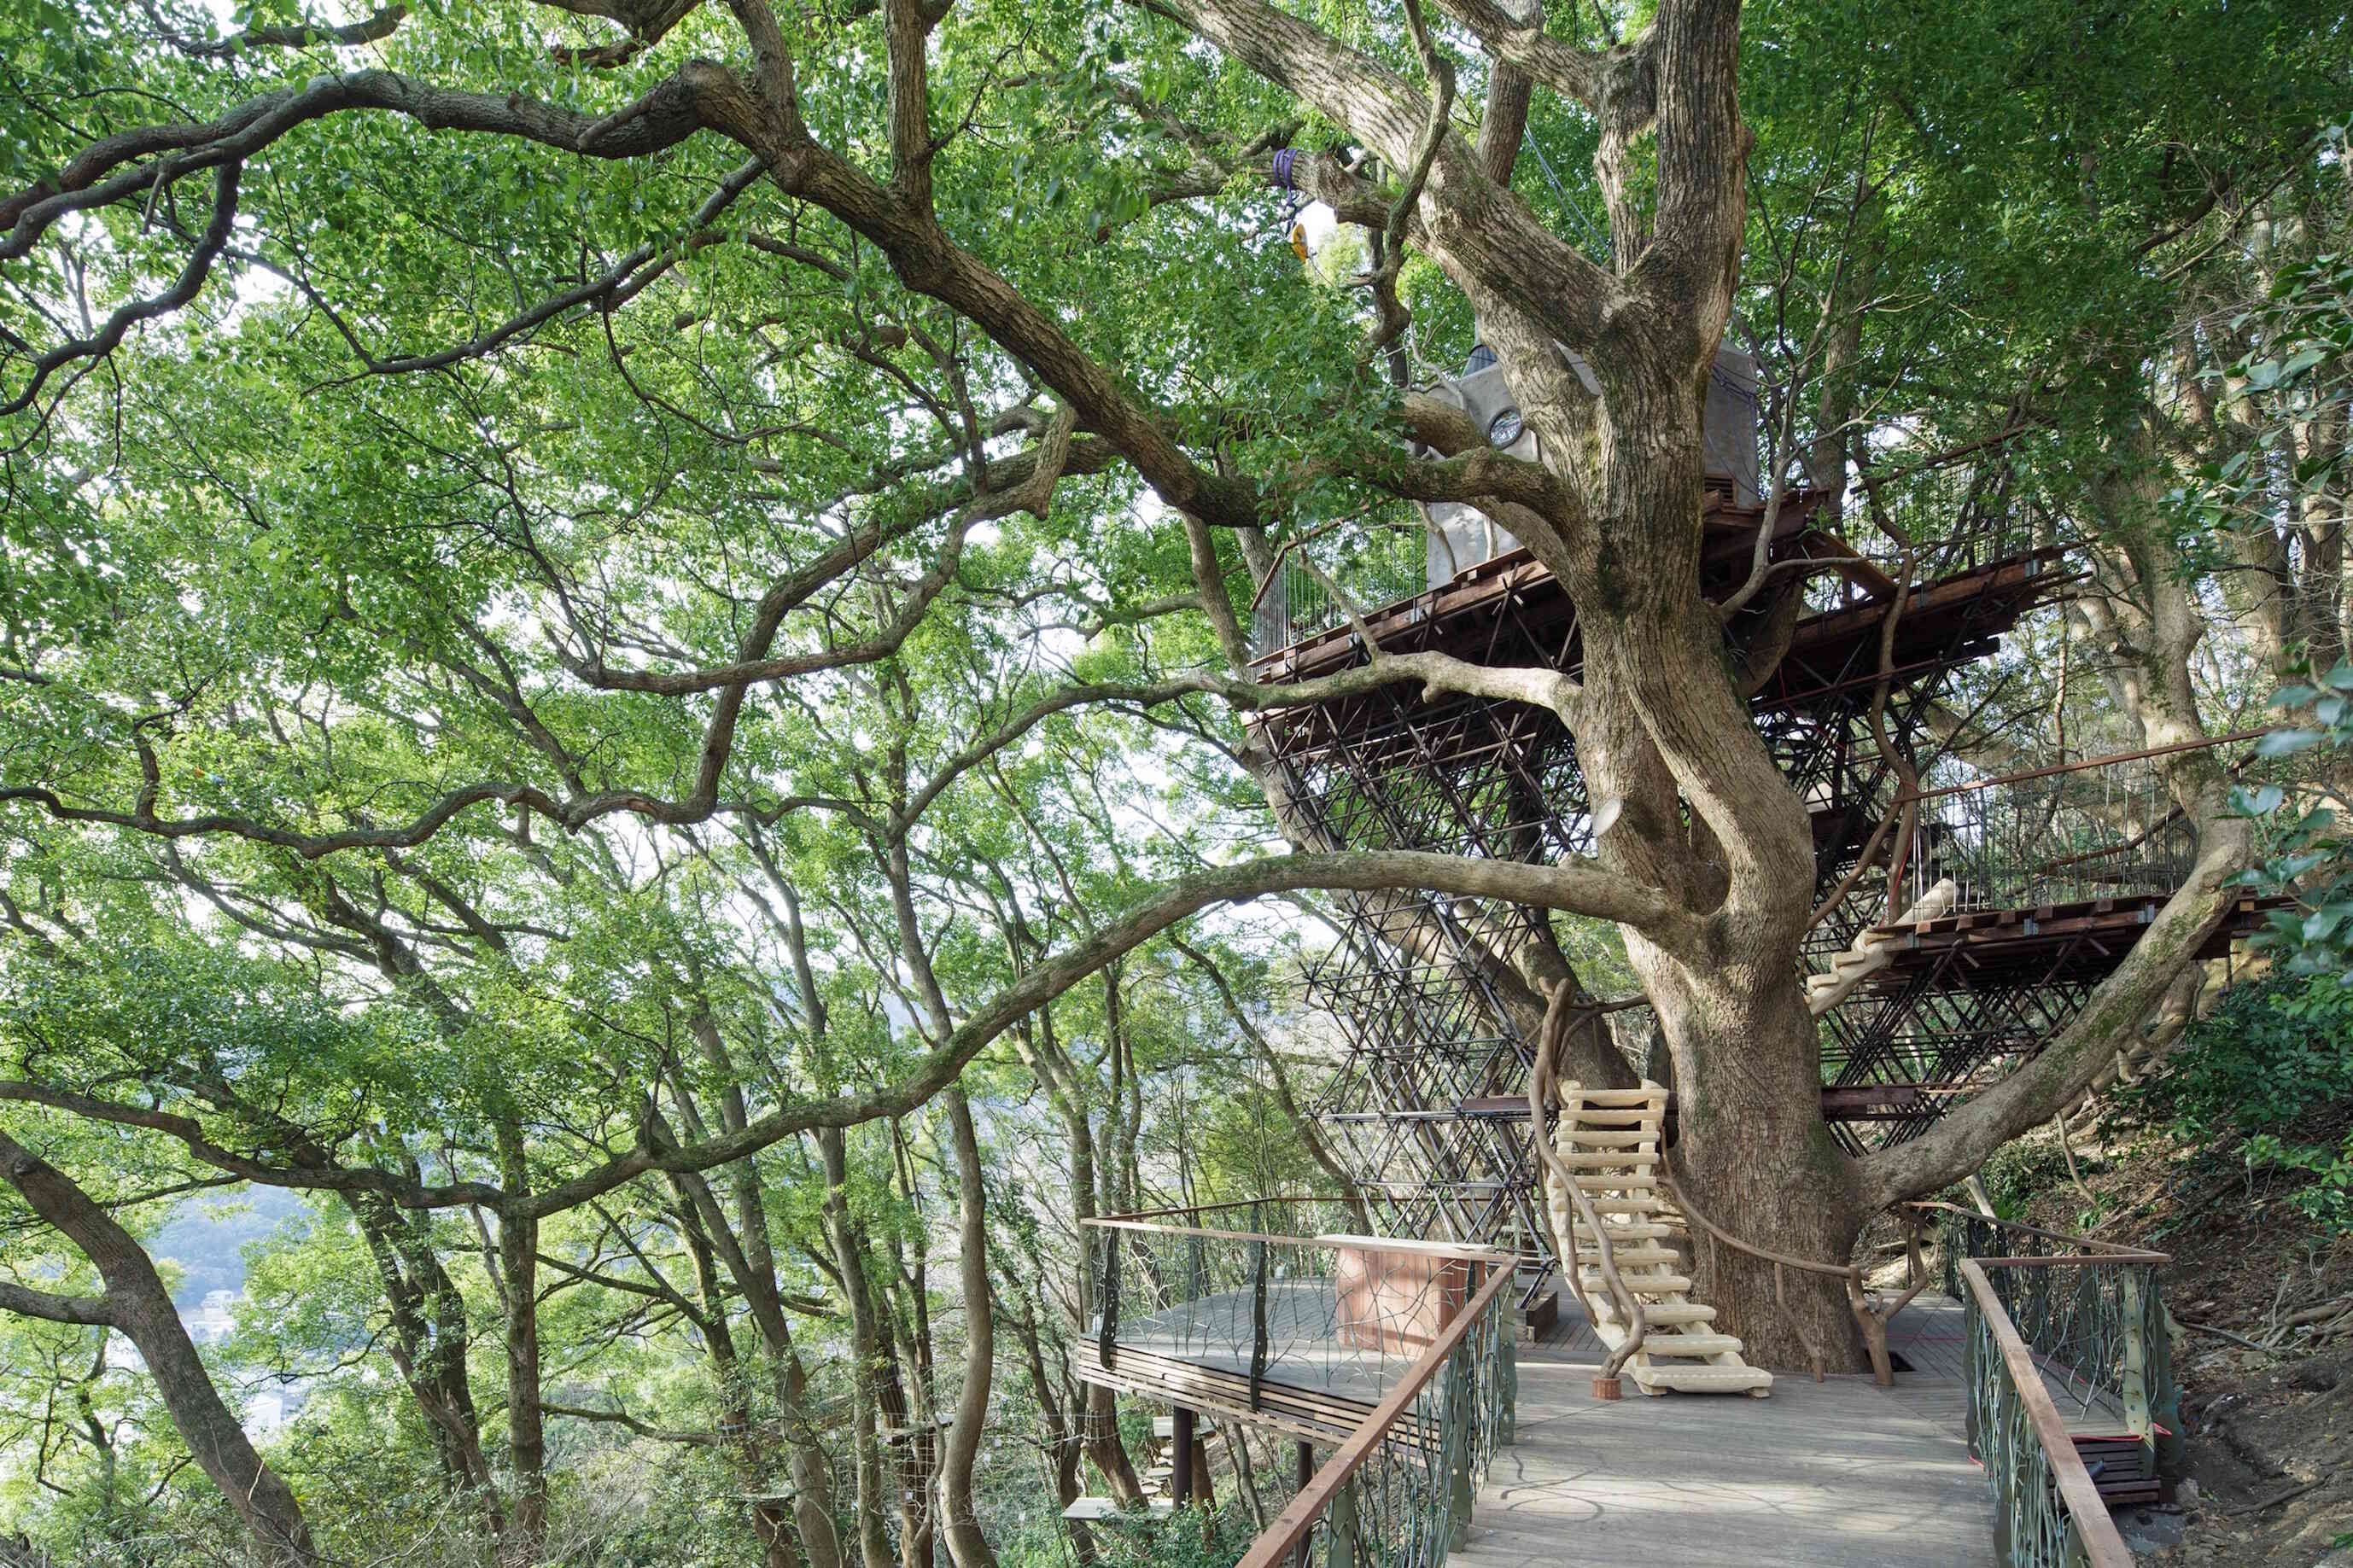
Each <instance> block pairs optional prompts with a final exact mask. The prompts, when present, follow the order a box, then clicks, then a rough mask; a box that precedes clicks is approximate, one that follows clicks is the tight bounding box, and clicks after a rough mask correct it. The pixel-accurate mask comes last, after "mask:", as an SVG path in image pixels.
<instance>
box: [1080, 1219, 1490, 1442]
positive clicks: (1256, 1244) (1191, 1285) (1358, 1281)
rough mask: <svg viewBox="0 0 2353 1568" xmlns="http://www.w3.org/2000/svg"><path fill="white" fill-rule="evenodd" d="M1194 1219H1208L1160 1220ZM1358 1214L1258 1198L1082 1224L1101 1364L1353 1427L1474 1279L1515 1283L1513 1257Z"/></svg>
mask: <svg viewBox="0 0 2353 1568" xmlns="http://www.w3.org/2000/svg"><path fill="white" fill-rule="evenodd" d="M1187 1218H1199V1219H1202V1220H1206V1221H1208V1222H1209V1223H1208V1224H1203V1225H1181V1224H1171V1223H1168V1222H1169V1221H1171V1220H1180V1219H1187ZM1355 1220H1356V1216H1355V1215H1354V1214H1353V1213H1352V1211H1351V1210H1350V1208H1349V1207H1348V1205H1345V1203H1342V1202H1340V1201H1338V1200H1331V1199H1321V1198H1261V1199H1252V1200H1249V1201H1247V1202H1245V1203H1240V1204H1228V1205H1209V1206H1208V1207H1206V1208H1200V1209H1189V1210H1167V1211H1162V1212H1161V1213H1159V1214H1156V1215H1113V1216H1109V1217H1106V1218H1103V1219H1094V1220H1089V1221H1087V1222H1086V1230H1087V1234H1088V1235H1089V1237H1091V1243H1090V1247H1089V1251H1090V1255H1091V1256H1090V1268H1091V1270H1092V1277H1093V1279H1095V1280H1096V1282H1097V1285H1098V1289H1097V1291H1096V1295H1095V1302H1096V1306H1097V1309H1098V1315H1097V1319H1096V1321H1095V1323H1094V1325H1093V1334H1094V1339H1095V1353H1096V1359H1097V1361H1098V1363H1100V1364H1101V1365H1102V1366H1103V1368H1104V1369H1105V1370H1106V1371H1107V1372H1111V1373H1119V1372H1120V1371H1121V1370H1122V1362H1123V1359H1124V1358H1134V1357H1145V1358H1150V1364H1152V1365H1154V1366H1155V1367H1165V1366H1166V1365H1167V1364H1168V1363H1176V1364H1179V1365H1182V1366H1184V1367H1186V1368H1188V1369H1192V1371H1193V1372H1194V1373H1196V1374H1197V1376H1196V1383H1197V1385H1198V1387H1199V1388H1201V1389H1202V1391H1203V1392H1204V1393H1205V1394H1214V1395H1216V1396H1218V1397H1219V1398H1220V1399H1221V1401H1222V1402H1223V1403H1225V1404H1227V1405H1230V1406H1232V1407H1234V1408H1236V1409H1240V1410H1247V1411H1248V1412H1250V1413H1252V1414H1258V1413H1265V1414H1267V1415H1270V1416H1273V1417H1278V1418H1281V1419H1282V1420H1285V1421H1288V1422H1290V1423H1291V1424H1292V1425H1293V1426H1301V1427H1316V1426H1321V1427H1324V1428H1325V1429H1331V1428H1333V1426H1335V1422H1336V1423H1339V1424H1341V1425H1345V1424H1346V1423H1347V1422H1348V1421H1350V1420H1353V1418H1354V1416H1355V1415H1356V1414H1359V1413H1361V1412H1362V1411H1363V1410H1365V1409H1368V1408H1370V1407H1372V1406H1374V1405H1378V1404H1379V1403H1380V1402H1381V1401H1382V1400H1383V1399H1384V1398H1386V1397H1387V1396H1388V1393H1389V1391H1390V1390H1391V1389H1392V1388H1394V1387H1395V1386H1396V1385H1397V1384H1398V1383H1399V1382H1400V1381H1402V1380H1403V1379H1404V1378H1405V1376H1406V1375H1407V1373H1408V1372H1409V1370H1410V1369H1411V1367H1412V1366H1413V1364H1414V1363H1416V1361H1418V1360H1419V1357H1420V1356H1421V1354H1422V1352H1424V1351H1425V1350H1427V1349H1428V1347H1429V1346H1430V1344H1431V1343H1432V1342H1434V1340H1435V1339H1436V1338H1437V1336H1438V1335H1439V1334H1440V1331H1442V1330H1443V1329H1444V1328H1445V1327H1446V1325H1447V1324H1448V1323H1449V1322H1451V1321H1452V1319H1453V1318H1454V1317H1455V1316H1457V1315H1459V1314H1460V1312H1461V1310H1462V1306H1463V1303H1464V1302H1465V1301H1466V1300H1468V1299H1469V1297H1470V1295H1471V1293H1472V1289H1474V1286H1473V1283H1472V1277H1473V1276H1474V1274H1475V1275H1478V1276H1480V1277H1481V1278H1483V1277H1484V1276H1485V1275H1486V1274H1487V1273H1489V1272H1495V1273H1501V1274H1503V1275H1504V1276H1506V1277H1508V1276H1509V1275H1510V1274H1511V1273H1512V1272H1513V1269H1514V1262H1515V1260H1514V1259H1513V1258H1511V1257H1510V1256H1509V1255H1508V1254H1504V1253H1500V1252H1494V1251H1491V1250H1489V1249H1487V1248H1483V1247H1456V1246H1451V1245H1447V1244H1442V1243H1433V1242H1421V1241H1400V1240H1393V1239H1389V1238H1385V1237H1368V1236H1365V1235H1363V1234H1361V1233H1359V1232H1357V1231H1356V1230H1355V1228H1354V1226H1355ZM1219 1222H1222V1223H1219ZM1238 1226H1249V1228H1247V1229H1241V1228H1235V1227H1238ZM1327 1226H1328V1227H1329V1228H1325V1227H1327Z"/></svg>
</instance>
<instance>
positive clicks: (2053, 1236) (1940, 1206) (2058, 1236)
mask: <svg viewBox="0 0 2353 1568" xmlns="http://www.w3.org/2000/svg"><path fill="white" fill-rule="evenodd" d="M1900 1206H1901V1207H1903V1208H1906V1209H1913V1210H1916V1211H1918V1212H1919V1213H1920V1214H1922V1215H1933V1214H1939V1213H1942V1214H1957V1215H1960V1216H1961V1217H1962V1218H1963V1219H1966V1220H1968V1221H1971V1222H1972V1223H1974V1224H1977V1225H1989V1226H1996V1227H1998V1228H2000V1229H2002V1230H2014V1231H2017V1232H2019V1233H2020V1234H2021V1235H2024V1236H2031V1237H2038V1238H2040V1239H2042V1240H2044V1241H2055V1242H2058V1243H2060V1244H2062V1245H2063V1246H2066V1247H2074V1248H2076V1249H2078V1250H2079V1251H2084V1252H2094V1253H2098V1254H2100V1255H2101V1256H2102V1258H2105V1260H2106V1261H2109V1262H2113V1263H2170V1262H2172V1261H2173V1254H2171V1253H2169V1252H2152V1251H2150V1250H2149V1249H2148V1248H2147V1247H2127V1246H2126V1245H2125V1244H2124V1243H2123V1242H2121V1241H2102V1240H2101V1239H2100V1238H2099V1237H2094V1236H2070V1235H2068V1234H2067V1233H2066V1232H2065V1231H2063V1230H2045V1229H2043V1228H2042V1226H2039V1225H2028V1224H2027V1223H2026V1222H2025V1221H2023V1220H2015V1219H2001V1218H1999V1217H1997V1216H1996V1215H1989V1214H1980V1213H1978V1211H1977V1210H1975V1209H1965V1208H1963V1207H1961V1205H1958V1204H1948V1203H1946V1202H1944V1201H1943V1200H1942V1199H1940V1198H1923V1199H1918V1200H1915V1201H1914V1202H1911V1203H1907V1204H1904V1205H1900ZM2042 1261H2047V1262H2057V1261H2059V1259H2057V1258H2048V1259H2042Z"/></svg>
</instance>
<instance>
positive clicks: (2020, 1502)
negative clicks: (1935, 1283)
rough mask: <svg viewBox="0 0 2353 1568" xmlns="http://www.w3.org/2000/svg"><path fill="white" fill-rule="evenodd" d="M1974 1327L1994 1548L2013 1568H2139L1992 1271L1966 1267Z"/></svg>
mask: <svg viewBox="0 0 2353 1568" xmlns="http://www.w3.org/2000/svg"><path fill="white" fill-rule="evenodd" d="M1957 1271H1958V1273H1959V1275H1960V1278H1961V1281H1962V1284H1963V1285H1964V1286H1965V1287H1966V1291H1967V1293H1966V1294H1965V1295H1964V1296H1963V1297H1962V1298H1961V1300H1963V1302H1964V1303H1965V1304H1966V1306H1967V1309H1968V1322H1969V1340H1968V1344H1969V1363H1968V1364H1969V1376H1968V1393H1969V1452H1970V1454H1971V1455H1973V1456H1974V1457H1975V1458H1977V1459H1978V1462H1979V1463H1980V1464H1982V1465H1984V1466H1985V1470H1986V1479H1987V1481H1988V1483H1989V1485H1991V1487H1992V1488H1993V1496H1994V1544H1995V1546H1996V1548H1997V1549H1998V1550H1999V1551H2000V1553H2001V1560H2002V1561H2003V1563H2008V1564H2011V1565H2013V1568H2029V1565H2034V1568H2040V1565H2042V1564H2052V1565H2053V1568H2078V1565H2084V1568H2129V1564H2130V1563H2131V1562H2132V1552H2131V1551H2130V1550H2129V1549H2128V1548H2127V1547H2126V1545H2125V1543H2124V1540H2123V1538H2122V1537H2121V1536H2119V1535H2118V1534H2117V1533H2116V1524H2115V1522H2114V1521H2112V1520H2110V1519H2109V1517H2108V1510H2107V1505H2106V1503H2105V1501H2104V1500H2102V1498H2101V1496H2100V1491H2099V1488H2098V1487H2097V1486H2096V1485H2095V1484H2094V1481H2093V1479H2092V1474H2091V1472H2090V1470H2088V1469H2086V1468H2084V1460H2083V1458H2082V1456H2080V1455H2079V1454H2077V1453H2076V1452H2075V1445H2074V1442H2073V1438H2071V1437H2070V1436H2068V1432H2067V1427H2066V1425H2065V1423H2064V1422H2063V1421H2062V1420H2061V1419H2060V1416H2059V1411H2058V1408H2057V1406H2055V1405H2053V1404H2052V1400H2051V1394H2050V1392H2049V1390H2047V1389H2046V1388H2044V1386H2043V1384H2042V1373H2041V1372H2040V1370H2039V1369H2038V1368H2037V1366H2036V1364H2035V1360H2034V1355H2033V1352H2031V1351H2030V1350H2029V1349H2028V1348H2027V1344H2026V1342H2025V1340H2024V1339H2023V1338H2022V1337H2021V1335H2020V1334H2019V1331H2018V1330H2017V1328H2016V1327H2015V1326H2014V1325H2013V1324H2012V1323H2011V1322H2010V1317H2009V1315H2008V1314H2007V1313H2006V1312H2004V1311H2003V1310H2002V1305H2001V1300H2000V1296H1999V1295H1998V1294H1997V1293H1996V1292H1995V1289H1994V1288H1993V1285H1992V1284H1991V1282H1990V1280H1989V1278H1988V1274H1987V1270H1986V1268H1984V1267H1983V1266H1982V1265H1980V1264H1979V1263H1978V1261H1977V1259H1975V1258H1962V1259H1960V1260H1959V1262H1958V1264H1957Z"/></svg>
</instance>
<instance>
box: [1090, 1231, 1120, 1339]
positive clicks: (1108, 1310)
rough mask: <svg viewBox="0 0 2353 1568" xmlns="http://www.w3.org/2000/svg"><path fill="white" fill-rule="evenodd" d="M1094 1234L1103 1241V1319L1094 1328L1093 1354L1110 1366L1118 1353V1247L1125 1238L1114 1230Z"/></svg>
mask: <svg viewBox="0 0 2353 1568" xmlns="http://www.w3.org/2000/svg"><path fill="white" fill-rule="evenodd" d="M1095 1234H1096V1235H1097V1236H1100V1237H1103V1321H1102V1322H1101V1323H1100V1324H1099V1325H1098V1326H1097V1328H1096V1330H1095V1355H1096V1357H1097V1358H1098V1359H1099V1360H1101V1361H1102V1363H1103V1365H1105V1366H1110V1365H1111V1364H1112V1363H1113V1360H1114V1358H1116V1357H1117V1355H1118V1353H1119V1352H1118V1343H1119V1249H1120V1246H1121V1243H1122V1242H1123V1241H1124V1239H1125V1238H1124V1237H1122V1236H1121V1235H1120V1233H1119V1232H1118V1231H1116V1230H1103V1229H1098V1230H1096V1231H1095Z"/></svg>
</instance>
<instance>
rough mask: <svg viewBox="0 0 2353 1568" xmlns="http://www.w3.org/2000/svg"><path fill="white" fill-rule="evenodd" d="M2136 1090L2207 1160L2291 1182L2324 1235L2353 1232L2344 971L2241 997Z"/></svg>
mask: <svg viewBox="0 0 2353 1568" xmlns="http://www.w3.org/2000/svg"><path fill="white" fill-rule="evenodd" d="M2132 1092H2133V1098H2135V1099H2136V1100H2138V1101H2139V1102H2140V1104H2141V1106H2142V1108H2143V1110H2145V1111H2146V1112H2147V1114H2149V1115H2150V1116H2151V1117H2152V1118H2153V1119H2155V1120H2156V1121H2158V1122H2159V1123H2160V1124H2161V1125H2164V1126H2165V1127H2167V1128H2168V1131H2171V1132H2173V1133H2174V1134H2175V1135H2176V1136H2178V1137H2179V1138H2181V1139H2183V1140H2185V1141H2187V1142H2191V1143H2194V1144H2197V1145H2200V1146H2201V1147H2202V1148H2203V1149H2204V1150H2205V1151H2206V1157H2207V1158H2209V1159H2217V1160H2232V1161H2238V1162H2243V1163H2244V1164H2245V1166H2246V1168H2247V1170H2248V1172H2249V1173H2250V1174H2251V1175H2252V1174H2254V1173H2264V1174H2268V1175H2270V1176H2273V1177H2274V1178H2275V1179H2277V1178H2284V1179H2285V1182H2286V1183H2287V1184H2288V1186H2289V1190H2288V1192H2287V1194H2286V1196H2287V1201H2288V1203H2289V1204H2290V1205H2292V1206H2293V1207H2295V1209H2296V1210H2297V1211H2299V1212H2300V1213H2302V1214H2304V1215H2307V1216H2308V1217H2310V1218H2311V1219H2312V1220H2313V1221H2314V1222H2316V1224H2317V1225H2318V1226H2320V1227H2321V1228H2322V1229H2323V1230H2324V1231H2326V1232H2327V1233H2329V1234H2331V1235H2336V1234H2341V1233H2345V1232H2348V1231H2353V988H2348V987H2347V986H2345V985H2343V984H2339V983H2338V981H2337V976H2336V975H2335V974H2334V973H2330V974H2326V975H2318V976H2310V977H2306V976H2301V975H2275V976H2273V977H2270V978H2267V979H2264V980H2261V981H2257V982H2255V983H2253V984H2248V985H2242V986H2240V987H2238V988H2236V989H2235V990H2233V991H2232V993H2231V994H2230V995H2229V996H2228V997H2227V998H2226V999H2225V1000H2224V1001H2223V1003H2222V1005H2221V1007H2220V1008H2218V1009H2217V1010H2216V1012H2215V1014H2214V1016H2212V1017H2211V1018H2206V1019H2202V1020H2200V1022H2199V1023H2197V1024H2196V1025H2194V1026H2191V1029H2190V1033H2189V1038H2188V1039H2187V1041H2186V1042H2185V1043H2184V1044H2183V1046H2182V1047H2181V1048H2180V1049H2179V1050H2178V1051H2176V1052H2175V1053H2174V1054H2173V1056H2172V1057H2171V1058H2169V1059H2168V1062H2167V1064H2166V1070H2165V1072H2163V1073H2162V1074H2160V1075H2158V1076H2157V1077H2155V1078H2152V1079H2149V1080H2148V1081H2147V1082H2146V1083H2144V1084H2142V1085H2140V1086H2139V1087H2138V1088H2137V1089H2136V1090H2134V1091H2132Z"/></svg>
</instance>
